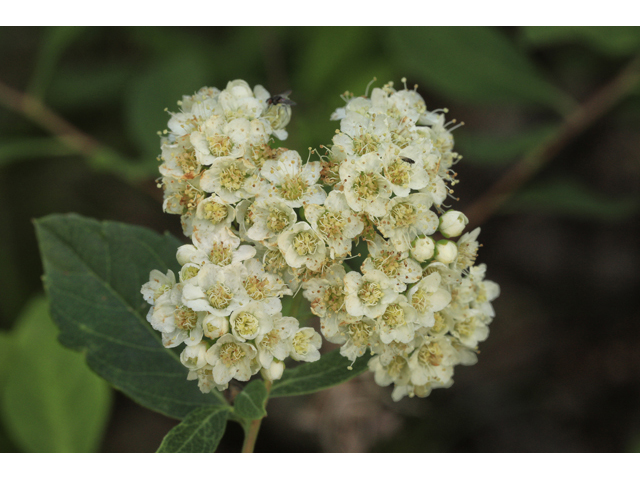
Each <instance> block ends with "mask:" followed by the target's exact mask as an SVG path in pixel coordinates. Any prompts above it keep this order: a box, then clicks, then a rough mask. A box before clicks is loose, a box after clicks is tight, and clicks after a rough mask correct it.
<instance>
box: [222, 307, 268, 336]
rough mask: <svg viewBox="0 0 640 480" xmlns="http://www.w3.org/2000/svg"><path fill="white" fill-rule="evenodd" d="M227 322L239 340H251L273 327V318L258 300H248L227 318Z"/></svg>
mask: <svg viewBox="0 0 640 480" xmlns="http://www.w3.org/2000/svg"><path fill="white" fill-rule="evenodd" d="M229 323H230V324H231V332H232V333H233V335H234V336H235V337H236V338H237V339H238V340H239V341H241V342H244V341H246V340H253V339H254V338H256V337H257V336H259V335H264V334H265V333H267V332H269V331H271V329H272V328H273V320H272V319H271V316H270V315H269V314H267V313H266V312H265V311H264V310H263V308H262V305H261V303H260V302H250V303H249V304H248V305H246V306H244V307H242V308H238V309H237V310H235V311H234V312H233V313H232V314H231V318H229Z"/></svg>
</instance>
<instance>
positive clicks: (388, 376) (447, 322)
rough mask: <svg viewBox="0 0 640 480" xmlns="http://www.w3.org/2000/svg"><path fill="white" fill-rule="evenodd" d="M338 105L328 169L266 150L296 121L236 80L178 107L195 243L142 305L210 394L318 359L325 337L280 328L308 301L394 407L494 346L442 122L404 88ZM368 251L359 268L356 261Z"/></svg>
mask: <svg viewBox="0 0 640 480" xmlns="http://www.w3.org/2000/svg"><path fill="white" fill-rule="evenodd" d="M343 98H344V99H345V101H346V105H345V107H344V108H340V109H338V110H337V111H336V112H335V113H334V115H333V116H332V119H335V120H340V129H339V130H337V131H336V135H335V136H334V138H333V145H331V146H330V147H325V148H326V154H325V155H320V160H319V161H310V160H308V161H306V162H303V161H302V159H301V157H300V155H299V154H298V153H297V152H295V151H292V150H287V149H285V148H277V149H275V148H272V147H271V142H272V136H275V137H277V138H279V139H281V140H283V139H286V136H287V134H286V131H285V130H284V128H285V127H286V125H287V123H288V121H289V119H290V115H291V108H290V106H289V104H288V102H282V101H281V99H282V97H281V96H276V97H270V96H269V93H267V92H266V90H265V89H264V88H262V87H260V86H257V87H256V88H254V89H253V90H251V89H250V88H249V86H248V85H247V84H246V83H245V82H243V81H241V80H236V81H233V82H230V83H229V84H228V85H227V88H226V89H225V90H223V91H218V90H217V89H211V88H204V89H202V90H200V91H199V92H198V93H197V94H195V95H193V96H191V97H184V98H183V100H182V102H181V106H182V109H181V112H180V113H175V114H172V116H171V120H170V121H169V129H168V131H167V133H168V135H167V136H166V137H164V138H163V144H162V157H161V159H162V161H163V163H162V165H161V167H160V171H161V173H162V174H163V178H162V181H161V186H163V187H164V194H165V202H164V208H165V211H167V212H170V213H175V214H180V215H181V218H182V226H183V230H184V233H185V234H186V235H187V236H190V237H191V240H192V244H189V245H184V246H182V247H180V248H179V250H178V252H177V258H178V261H179V263H180V265H182V269H181V271H180V272H179V275H178V279H176V277H175V275H174V273H173V272H167V274H166V275H165V274H163V273H161V272H158V271H153V272H152V273H151V278H150V281H149V282H148V283H146V284H145V285H144V286H143V288H142V293H143V295H144V297H145V299H146V300H147V301H148V302H149V303H150V304H151V305H152V308H151V309H150V311H149V315H148V320H149V322H150V323H151V325H152V326H153V327H154V328H155V329H157V330H159V331H161V332H162V338H163V342H164V345H165V346H166V347H168V348H172V347H177V346H179V345H181V344H183V343H184V344H185V345H186V347H185V348H184V350H183V351H182V353H181V356H180V358H181V360H182V362H183V364H184V365H185V366H186V367H187V368H189V370H190V371H189V374H188V378H190V379H198V382H199V385H200V388H201V390H202V391H203V392H207V391H209V390H210V389H211V388H214V387H215V388H218V389H220V390H222V389H225V388H226V387H227V386H228V382H229V381H230V380H231V379H232V378H235V379H237V380H241V381H246V380H248V379H249V378H250V377H251V375H253V374H255V373H257V372H258V371H261V372H262V374H263V376H264V377H265V378H267V379H269V380H274V379H277V378H280V377H281V375H282V373H283V370H284V360H285V359H286V358H287V357H291V358H293V359H294V360H298V361H315V360H317V359H319V358H320V354H319V352H318V349H319V347H320V343H321V338H320V335H319V334H318V333H317V332H315V331H314V330H313V329H311V328H309V327H304V328H300V326H299V324H298V321H297V320H296V319H295V318H291V317H283V316H282V301H281V298H282V297H283V296H285V295H294V294H296V293H298V292H299V290H300V289H302V292H301V293H298V294H302V295H304V297H305V298H306V299H308V300H309V302H310V303H311V311H312V312H313V314H315V315H317V316H318V317H319V318H320V323H321V330H322V334H323V335H324V337H325V338H326V339H327V340H328V341H329V342H332V343H338V344H341V345H342V346H341V348H340V352H341V354H342V355H344V356H345V357H347V358H348V359H349V360H351V361H352V362H354V361H355V360H356V359H357V358H358V357H361V356H363V355H365V354H370V355H371V356H372V357H371V359H370V360H369V367H370V369H371V370H372V371H373V372H374V373H375V380H376V382H377V383H378V384H380V385H383V386H386V385H390V384H391V383H394V384H395V388H394V391H393V398H394V399H395V400H398V399H400V398H402V397H403V396H405V395H409V396H413V395H418V396H426V395H428V394H429V393H430V391H431V390H432V389H434V388H440V387H448V386H450V385H451V384H452V382H453V380H452V377H453V368H454V366H455V365H457V364H464V365H470V364H473V363H475V361H476V353H475V352H476V351H477V346H478V343H479V342H481V341H483V340H485V339H486V338H487V335H488V327H487V325H488V324H489V323H490V322H491V320H492V319H493V316H494V312H493V308H492V306H491V301H492V300H493V299H495V298H496V297H497V296H498V294H499V288H498V285H497V284H495V283H494V282H491V281H488V280H485V278H484V277H485V271H486V267H485V266H484V265H479V266H475V265H474V264H475V259H476V255H477V250H478V242H477V237H478V234H479V229H476V230H474V231H473V232H468V233H465V234H464V235H462V233H463V231H464V229H465V227H466V225H467V223H468V220H467V218H466V217H465V215H464V214H462V213H461V212H458V211H454V210H448V211H447V210H445V208H444V202H445V200H446V199H447V197H448V196H451V193H452V190H451V187H452V186H453V185H455V184H456V183H457V180H456V175H455V173H454V172H453V171H452V166H453V165H454V164H455V163H456V162H457V161H458V160H459V158H460V157H459V156H458V155H457V154H456V153H455V152H454V151H453V145H454V143H453V136H452V134H451V129H450V128H448V127H449V125H450V124H447V123H445V118H444V113H446V112H445V111H428V110H427V108H426V105H425V103H424V101H423V99H422V98H421V97H420V95H419V94H418V93H417V92H416V91H415V90H409V89H407V88H406V85H405V87H404V89H402V90H395V89H394V88H393V84H391V83H390V84H387V85H385V86H383V88H376V89H373V91H372V93H371V96H370V97H369V96H368V95H365V96H363V97H355V98H354V97H353V96H352V95H348V96H344V97H343ZM457 237H459V239H458V240H457V241H454V240H453V239H455V238H457ZM362 242H363V243H364V245H366V247H367V249H366V251H367V253H366V258H362V257H361V258H357V257H353V256H352V249H353V248H354V245H358V244H359V243H362ZM358 269H359V271H358Z"/></svg>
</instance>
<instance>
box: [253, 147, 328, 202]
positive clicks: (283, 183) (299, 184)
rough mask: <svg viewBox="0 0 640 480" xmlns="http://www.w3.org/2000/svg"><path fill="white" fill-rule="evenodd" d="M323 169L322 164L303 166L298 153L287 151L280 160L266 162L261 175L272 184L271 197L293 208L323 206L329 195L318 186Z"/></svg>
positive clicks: (314, 163)
mask: <svg viewBox="0 0 640 480" xmlns="http://www.w3.org/2000/svg"><path fill="white" fill-rule="evenodd" d="M321 170H322V167H321V165H320V162H308V163H306V164H305V165H304V166H303V165H302V159H301V158H300V155H299V154H298V152H295V151H293V150H287V151H286V152H283V153H282V154H281V155H280V156H279V157H278V160H277V161H275V160H268V161H266V162H264V165H263V167H262V169H261V171H260V172H261V175H262V176H263V177H264V178H266V179H267V180H269V182H271V189H270V191H269V192H270V195H271V196H272V197H273V198H278V199H280V200H281V201H283V202H284V203H286V204H287V205H289V206H290V207H292V208H299V207H301V206H302V205H306V204H310V203H315V204H318V205H322V203H324V199H325V198H326V197H327V194H326V193H325V191H324V190H323V189H322V186H320V185H317V182H318V179H319V178H320V171H321Z"/></svg>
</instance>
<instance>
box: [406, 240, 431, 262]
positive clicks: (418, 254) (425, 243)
mask: <svg viewBox="0 0 640 480" xmlns="http://www.w3.org/2000/svg"><path fill="white" fill-rule="evenodd" d="M435 252H436V244H435V242H434V241H433V240H432V239H431V237H418V238H416V239H415V240H414V241H413V242H412V244H411V256H413V258H415V259H416V260H417V261H419V262H426V261H427V260H431V259H432V258H433V255H434V253H435Z"/></svg>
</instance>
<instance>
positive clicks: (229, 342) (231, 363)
mask: <svg viewBox="0 0 640 480" xmlns="http://www.w3.org/2000/svg"><path fill="white" fill-rule="evenodd" d="M257 353H258V352H257V350H256V348H255V347H254V346H253V345H251V344H250V343H246V342H240V341H238V340H236V338H235V337H234V336H233V335H231V334H229V333H227V334H226V335H223V336H222V337H220V338H219V339H218V340H217V341H216V343H215V344H214V345H213V346H212V347H211V348H209V350H207V362H208V363H209V364H210V365H212V366H213V369H212V374H213V380H214V381H215V382H216V383H217V384H225V383H228V382H229V381H230V380H231V379H232V378H235V379H236V380H240V381H241V382H246V381H248V380H249V378H251V374H252V373H253V372H252V369H251V361H252V360H253V359H254V358H255V357H256V355H257Z"/></svg>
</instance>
